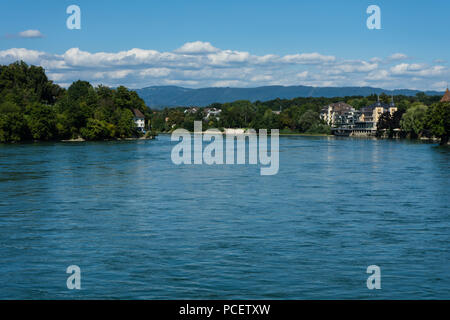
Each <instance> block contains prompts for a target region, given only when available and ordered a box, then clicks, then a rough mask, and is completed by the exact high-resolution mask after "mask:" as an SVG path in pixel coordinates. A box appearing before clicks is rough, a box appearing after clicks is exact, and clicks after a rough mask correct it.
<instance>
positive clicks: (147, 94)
mask: <svg viewBox="0 0 450 320" xmlns="http://www.w3.org/2000/svg"><path fill="white" fill-rule="evenodd" d="M135 91H136V92H137V93H138V94H139V96H140V97H141V98H142V99H144V101H145V102H146V104H147V105H148V106H150V107H152V108H162V107H176V106H207V105H209V104H211V103H214V102H220V103H224V102H233V101H236V100H250V101H252V102H253V101H257V100H259V101H267V100H273V99H276V98H280V99H292V98H297V97H327V98H331V97H345V96H368V95H371V94H374V93H375V94H381V93H383V92H384V93H386V94H388V95H406V96H413V95H415V94H416V93H418V92H423V91H418V90H409V89H396V90H385V89H381V88H372V87H309V86H289V87H285V86H266V87H256V88H220V87H217V88H215V87H214V88H201V89H189V88H183V87H177V86H152V87H147V88H142V89H136V90H135ZM425 93H426V94H427V95H443V94H444V92H437V91H425Z"/></svg>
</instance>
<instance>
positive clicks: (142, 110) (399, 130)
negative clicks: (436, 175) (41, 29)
mask: <svg viewBox="0 0 450 320" xmlns="http://www.w3.org/2000/svg"><path fill="white" fill-rule="evenodd" d="M391 98H392V99H395V101H396V107H397V111H396V112H395V113H394V114H392V115H390V114H388V113H386V114H383V115H382V116H381V117H380V119H379V121H378V123H377V128H378V129H377V135H376V137H377V138H409V139H417V140H429V141H437V140H439V141H440V144H441V145H446V144H448V142H449V137H450V102H442V101H440V99H441V97H440V96H428V95H426V94H425V93H422V92H421V93H418V94H416V96H403V95H397V96H394V97H389V96H387V95H386V94H381V95H380V96H377V95H375V94H373V95H370V96H367V97H363V96H349V97H334V98H324V97H321V98H312V97H299V98H294V99H275V100H270V101H264V102H262V101H255V102H250V101H247V100H238V101H234V102H230V103H213V104H211V105H209V106H206V107H197V106H192V107H173V108H164V109H162V110H152V109H150V108H149V107H148V106H147V105H146V104H145V102H144V100H143V99H141V98H140V97H139V96H138V94H137V93H136V92H135V91H133V90H130V89H127V88H125V87H124V86H120V87H118V88H114V89H111V88H109V87H106V86H102V85H99V86H97V87H93V86H92V85H91V84H90V83H89V82H87V81H81V80H78V81H75V82H74V83H72V84H71V85H70V86H69V87H68V88H67V89H65V88H62V87H60V86H58V85H56V84H54V83H53V82H52V81H50V80H48V78H47V76H46V74H45V71H44V69H43V68H42V67H37V66H28V65H27V64H26V63H24V62H22V61H20V62H15V63H12V64H10V65H8V66H3V65H0V143H5V142H6V143H11V142H25V141H63V142H81V141H108V140H136V139H153V138H154V137H155V136H156V135H157V134H158V133H162V134H164V133H169V134H170V133H171V132H173V131H174V130H176V129H179V128H182V129H186V130H188V131H190V132H193V131H194V121H201V122H202V128H203V131H206V130H208V129H212V128H217V129H219V130H220V131H222V132H225V131H228V130H230V132H233V134H236V132H240V131H243V130H246V129H250V128H251V129H254V130H255V131H256V132H258V131H259V129H267V131H268V133H270V130H271V129H278V130H279V134H280V136H329V135H331V133H332V128H331V127H330V126H329V125H327V124H326V123H325V122H324V121H323V120H322V119H321V118H320V112H321V109H322V108H323V107H324V106H326V105H329V104H332V103H337V102H341V101H342V102H345V103H347V104H349V105H351V106H353V107H354V108H355V109H356V110H360V109H361V108H363V107H365V106H368V105H370V104H372V103H375V102H377V101H381V102H386V103H388V102H389V100H390V99H391ZM136 110H138V113H139V114H140V115H141V116H142V115H143V117H142V118H141V119H139V120H143V121H144V124H145V127H144V128H143V129H144V130H139V128H138V127H137V124H136V120H137V119H136V118H135V117H136Z"/></svg>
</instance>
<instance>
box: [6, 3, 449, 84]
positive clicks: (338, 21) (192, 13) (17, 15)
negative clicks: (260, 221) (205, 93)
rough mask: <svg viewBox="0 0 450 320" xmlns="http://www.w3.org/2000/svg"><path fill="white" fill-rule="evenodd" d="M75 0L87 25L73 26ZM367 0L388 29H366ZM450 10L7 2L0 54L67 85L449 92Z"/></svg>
mask: <svg viewBox="0 0 450 320" xmlns="http://www.w3.org/2000/svg"><path fill="white" fill-rule="evenodd" d="M71 4H76V5H78V6H79V7H80V8H81V30H69V29H67V28H66V19H67V17H68V14H66V8H67V7H68V6H69V5H71ZM371 4H375V5H378V6H379V7H380V9H381V26H382V29H381V30H369V29H368V28H367V27H366V20H367V18H368V16H369V15H368V14H367V13H366V8H367V7H368V6H369V5H371ZM449 12H450V1H447V0H429V1H426V2H424V1H406V0H395V1H393V0H390V1H379V0H377V1H364V0H346V1H335V0H315V1H300V0H295V1H293V0H291V1H285V0H278V1H272V0H270V1H269V0H259V1H253V0H246V1H245V0H241V1H235V0H226V1H225V0H220V1H217V0H209V1H203V0H201V1H200V0H189V1H188V0H184V1H181V0H177V1H175V0H165V1H148V0H146V1H144V0H130V1H104V0H90V1H85V0H72V1H62V0H48V1H28V0H14V1H12V0H7V1H6V0H4V1H2V2H1V3H0V63H3V64H4V63H9V62H12V61H13V60H14V59H18V58H21V59H24V60H25V61H27V62H29V63H33V64H40V65H42V66H44V67H45V68H46V69H47V72H48V73H49V77H50V78H51V79H53V80H55V82H57V83H60V84H62V85H67V84H69V83H70V82H71V81H73V80H77V79H78V78H82V79H86V80H89V81H91V82H93V83H94V84H99V83H104V84H107V85H112V86H114V85H119V84H124V85H128V86H130V87H136V88H137V87H144V86H148V85H168V84H173V85H182V86H187V87H203V86H245V87H252V86H258V85H272V84H282V85H300V84H305V85H315V86H324V85H329V86H342V85H371V86H380V87H384V88H389V89H390V88H415V89H438V90H442V89H444V88H445V86H446V82H447V81H449V80H448V79H449V75H450V72H449V67H448V61H450V41H448V37H449V35H448V33H449V30H450V19H449V17H448V15H449ZM29 30H32V31H33V32H34V33H33V32H31V33H30V32H29ZM27 31H28V32H27ZM36 32H37V33H36ZM186 44H187V46H186ZM183 46H185V47H183ZM135 48H136V49H139V51H136V50H134V51H133V49H135ZM180 48H184V49H180ZM186 48H188V49H189V50H187V49H186ZM133 57H134V58H135V59H134V60H133Z"/></svg>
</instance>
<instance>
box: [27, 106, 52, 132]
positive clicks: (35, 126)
mask: <svg viewBox="0 0 450 320" xmlns="http://www.w3.org/2000/svg"><path fill="white" fill-rule="evenodd" d="M27 113H28V114H29V117H28V127H29V128H30V132H31V136H32V138H33V139H36V140H51V139H53V138H56V137H57V129H56V113H55V112H54V110H53V108H52V107H51V106H46V105H42V104H37V103H36V104H33V105H32V106H30V107H28V109H27Z"/></svg>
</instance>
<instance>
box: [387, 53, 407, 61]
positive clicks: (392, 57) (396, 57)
mask: <svg viewBox="0 0 450 320" xmlns="http://www.w3.org/2000/svg"><path fill="white" fill-rule="evenodd" d="M388 59H389V60H391V61H393V60H405V59H408V56H407V55H406V54H404V53H394V54H392V55H390V56H389V57H388Z"/></svg>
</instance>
